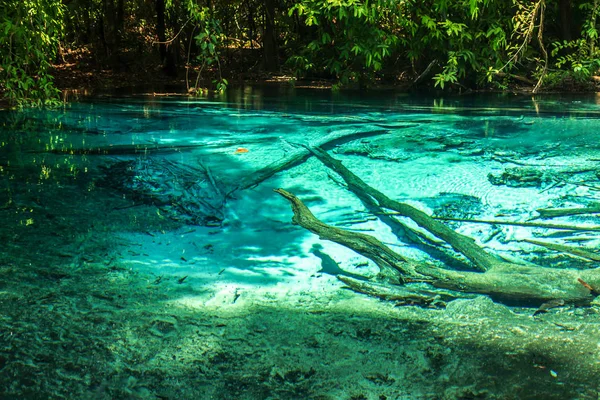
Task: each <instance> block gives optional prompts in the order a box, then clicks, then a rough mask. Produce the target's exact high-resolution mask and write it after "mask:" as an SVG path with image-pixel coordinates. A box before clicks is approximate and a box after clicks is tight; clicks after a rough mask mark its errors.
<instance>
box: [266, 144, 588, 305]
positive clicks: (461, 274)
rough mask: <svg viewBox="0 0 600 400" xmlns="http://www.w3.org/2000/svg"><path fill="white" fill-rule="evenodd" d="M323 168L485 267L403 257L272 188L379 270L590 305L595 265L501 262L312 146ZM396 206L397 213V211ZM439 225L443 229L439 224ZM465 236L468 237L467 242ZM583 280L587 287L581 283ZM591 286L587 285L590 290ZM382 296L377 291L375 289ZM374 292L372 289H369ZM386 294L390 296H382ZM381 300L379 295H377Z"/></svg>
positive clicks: (325, 235)
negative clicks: (461, 266) (438, 264)
mask: <svg viewBox="0 0 600 400" xmlns="http://www.w3.org/2000/svg"><path fill="white" fill-rule="evenodd" d="M311 151H313V153H314V154H315V155H316V156H317V157H318V158H319V159H320V160H321V161H322V162H323V164H325V165H326V166H328V167H330V168H332V169H334V170H335V171H336V172H337V173H339V174H340V175H341V176H342V177H343V178H344V180H345V181H346V183H347V184H348V188H349V189H350V190H352V191H353V192H355V193H357V195H358V196H359V197H360V196H370V197H372V198H374V199H375V200H377V202H378V203H379V204H380V206H382V207H385V208H390V209H394V210H396V211H398V212H399V213H400V214H401V215H404V216H406V217H408V218H411V219H413V221H415V222H417V223H418V224H419V225H420V226H421V227H422V228H424V229H426V230H427V231H429V232H430V233H432V234H435V235H436V236H437V237H439V238H441V239H443V240H444V241H445V242H447V243H448V244H449V245H450V246H452V247H453V248H454V249H456V250H457V251H459V252H461V253H462V254H463V255H465V256H467V254H468V255H469V256H470V257H469V258H470V259H472V260H473V261H474V262H475V260H477V261H478V262H480V263H483V265H484V266H485V267H486V269H485V272H468V271H456V270H449V269H442V268H438V267H436V266H433V265H428V264H425V263H419V262H416V261H413V260H410V259H407V258H406V257H402V256H400V255H398V254H397V253H395V252H393V251H392V250H390V249H389V248H388V247H387V246H385V245H384V244H383V243H381V242H380V241H379V240H377V239H375V238H373V237H371V236H369V235H365V234H362V233H356V232H349V231H345V230H343V229H339V228H336V227H332V226H329V225H327V224H325V223H323V222H321V221H320V220H318V219H317V218H316V217H315V216H314V215H313V214H312V213H311V212H310V210H309V209H308V208H307V207H306V206H305V205H304V204H303V203H302V201H301V200H300V199H298V198H297V197H296V196H294V195H293V194H291V193H289V192H287V191H285V190H283V189H277V190H276V192H277V193H279V194H280V195H281V196H283V197H284V198H285V199H287V200H288V201H289V202H290V203H291V204H292V210H293V212H294V217H293V222H294V223H296V224H299V225H300V226H302V227H304V228H306V229H308V230H310V231H311V232H313V233H316V234H317V235H319V236H320V237H321V238H322V239H325V240H331V241H334V242H336V243H339V244H341V245H343V246H346V247H348V248H350V249H352V250H354V251H356V252H357V253H359V254H362V255H364V256H365V257H367V258H369V259H371V260H373V261H374V262H375V263H376V264H377V265H378V266H379V267H380V268H381V269H382V270H387V271H392V272H396V273H398V274H399V275H400V276H401V277H402V281H404V282H406V281H410V280H413V279H414V280H419V281H424V282H427V283H429V284H431V285H433V286H435V287H438V288H446V289H450V290H454V291H461V292H467V293H481V294H487V295H490V296H492V297H494V298H496V299H499V300H504V301H510V302H521V303H522V302H528V303H536V304H538V305H539V304H541V303H544V302H547V301H549V300H553V299H562V300H564V301H565V302H571V303H577V304H580V303H582V304H589V302H590V301H591V300H592V299H593V296H594V295H595V293H597V288H600V269H598V268H596V269H589V270H583V271H582V270H577V269H554V268H545V267H540V266H530V265H518V264H513V263H510V262H504V261H500V260H499V259H497V258H495V257H494V256H492V255H490V254H487V253H486V252H485V251H484V250H483V249H482V248H481V247H479V246H478V245H477V244H475V242H474V240H473V239H471V238H468V237H466V236H463V235H459V234H458V233H456V232H454V231H453V230H452V229H450V228H449V227H447V226H445V225H442V223H441V222H439V221H436V220H435V219H433V218H431V217H430V216H429V215H427V214H425V213H424V212H422V211H420V210H417V209H415V208H414V207H412V206H409V205H407V204H403V203H399V202H396V201H394V200H391V199H389V198H387V197H386V196H385V195H383V194H382V193H380V192H379V191H377V190H375V189H373V188H372V187H370V186H368V185H367V184H366V183H364V182H363V181H362V180H361V179H360V178H358V177H357V176H356V175H354V174H353V173H352V172H350V171H349V170H348V169H346V168H345V167H344V166H343V165H342V163H341V162H340V161H338V160H335V159H333V158H332V157H331V156H329V155H328V154H327V153H325V152H324V151H323V150H321V149H311ZM399 210H400V211H399ZM440 225H442V226H443V227H440ZM466 239H468V240H466ZM342 279H343V278H342ZM344 282H346V283H347V284H348V285H350V286H352V285H353V286H354V288H359V289H360V290H358V289H357V290H358V291H362V292H369V290H371V291H372V289H373V287H370V289H369V288H366V287H365V285H364V284H362V283H360V282H358V283H357V282H352V281H349V280H345V281H344ZM581 282H585V283H586V285H583V284H581ZM590 288H592V289H590ZM375 292H378V293H380V294H381V290H375ZM369 294H371V295H375V294H373V293H369ZM385 296H388V297H390V296H391V298H394V297H393V296H396V295H395V294H389V293H388V294H386V295H385ZM378 297H381V298H383V297H382V296H378Z"/></svg>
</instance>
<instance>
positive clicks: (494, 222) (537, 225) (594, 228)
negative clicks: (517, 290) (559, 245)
mask: <svg viewBox="0 0 600 400" xmlns="http://www.w3.org/2000/svg"><path fill="white" fill-rule="evenodd" d="M388 214H392V215H394V214H395V213H388ZM433 218H434V219H438V220H440V221H456V222H470V223H474V224H489V225H514V226H528V227H532V228H547V229H557V230H568V231H584V232H586V231H600V226H598V225H593V226H578V225H566V224H545V223H542V222H539V223H538V222H512V221H500V220H495V219H469V218H447V217H433Z"/></svg>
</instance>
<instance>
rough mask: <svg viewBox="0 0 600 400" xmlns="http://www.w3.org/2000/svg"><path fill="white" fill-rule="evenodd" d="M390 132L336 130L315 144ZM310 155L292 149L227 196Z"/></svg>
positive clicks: (290, 166)
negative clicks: (341, 131) (342, 131)
mask: <svg viewBox="0 0 600 400" xmlns="http://www.w3.org/2000/svg"><path fill="white" fill-rule="evenodd" d="M408 126H409V125H407V127H408ZM415 126H416V125H415ZM389 133H390V132H389V131H388V130H374V131H368V132H352V133H347V132H344V133H339V132H334V133H331V134H329V135H327V136H325V137H324V138H321V139H319V140H317V142H316V143H314V144H313V145H314V146H320V147H327V146H333V145H336V144H341V143H344V142H348V141H350V140H356V139H360V138H365V137H370V136H378V135H385V134H389ZM310 156H311V153H310V151H309V150H307V149H306V148H303V147H299V148H297V149H295V150H292V151H291V152H290V153H289V154H288V155H287V156H286V157H284V158H283V159H281V160H279V161H276V162H274V163H272V164H269V165H267V166H266V167H264V168H261V169H259V170H258V171H256V172H254V173H252V174H251V175H248V176H247V177H245V178H243V179H242V180H241V181H240V182H239V183H238V184H237V185H236V186H235V187H233V188H231V189H230V190H229V191H228V193H227V196H230V195H231V194H233V192H235V191H238V190H244V189H248V188H251V187H254V186H256V185H258V184H259V183H261V182H263V181H265V180H267V179H269V178H270V177H272V176H273V175H275V174H276V173H278V172H281V171H285V170H287V169H290V168H292V167H294V166H296V165H298V164H300V163H302V162H304V161H306V160H307V159H308V158H309V157H310Z"/></svg>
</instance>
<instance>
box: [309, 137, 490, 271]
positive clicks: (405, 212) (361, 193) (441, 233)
mask: <svg viewBox="0 0 600 400" xmlns="http://www.w3.org/2000/svg"><path fill="white" fill-rule="evenodd" d="M310 150H311V151H312V152H313V154H315V156H316V157H317V158H318V159H319V160H320V161H321V162H322V163H323V164H324V165H325V166H326V167H328V168H331V169H332V170H334V171H335V172H337V173H338V174H339V175H340V176H341V177H342V178H343V179H344V181H345V182H346V184H347V185H348V189H349V190H350V191H352V192H354V193H355V194H356V195H357V196H358V197H359V198H363V197H367V196H370V197H372V198H373V199H375V200H376V201H377V203H379V206H380V207H384V208H387V209H390V210H394V211H396V213H394V214H395V215H401V216H404V217H408V218H410V219H412V220H413V221H414V222H416V223H417V225H419V226H420V227H421V228H424V229H425V230H427V231H428V232H429V233H431V234H432V235H434V236H436V237H438V238H440V239H442V240H443V241H445V242H446V243H448V244H449V245H450V246H452V248H453V249H454V250H456V251H457V252H459V253H461V254H462V255H464V256H465V257H467V258H468V259H469V260H471V261H472V262H473V264H475V267H476V268H477V269H479V270H482V271H485V270H487V269H489V268H491V267H493V266H494V265H495V264H496V263H497V262H499V260H498V258H496V257H495V256H493V255H491V254H488V253H486V252H485V250H483V248H481V247H480V246H479V245H478V244H477V243H475V240H473V239H472V238H470V237H468V236H464V235H461V234H460V233H458V232H455V231H453V230H452V229H450V228H449V227H447V226H446V225H444V224H442V223H441V222H439V221H436V220H435V219H433V218H431V217H430V216H429V215H427V214H425V213H424V212H423V211H421V210H418V209H416V208H415V207H413V206H411V205H409V204H406V203H400V202H398V201H395V200H392V199H390V198H389V197H387V196H386V195H384V194H383V193H381V192H380V191H378V190H375V189H374V188H372V187H371V186H369V185H367V184H366V183H365V182H364V181H363V180H362V179H360V178H359V177H358V176H356V175H355V174H354V173H352V172H351V171H350V170H348V169H347V168H346V167H345V166H344V165H342V163H341V162H340V161H338V160H336V159H334V158H333V157H331V156H330V155H329V154H327V153H326V152H325V151H324V150H322V149H320V148H311V149H310Z"/></svg>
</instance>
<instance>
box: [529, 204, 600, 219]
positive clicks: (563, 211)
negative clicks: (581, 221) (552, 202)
mask: <svg viewBox="0 0 600 400" xmlns="http://www.w3.org/2000/svg"><path fill="white" fill-rule="evenodd" d="M536 211H537V212H538V213H539V214H540V218H556V217H566V216H571V215H583V214H600V204H596V205H593V206H589V207H578V208H541V209H538V210H536Z"/></svg>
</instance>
